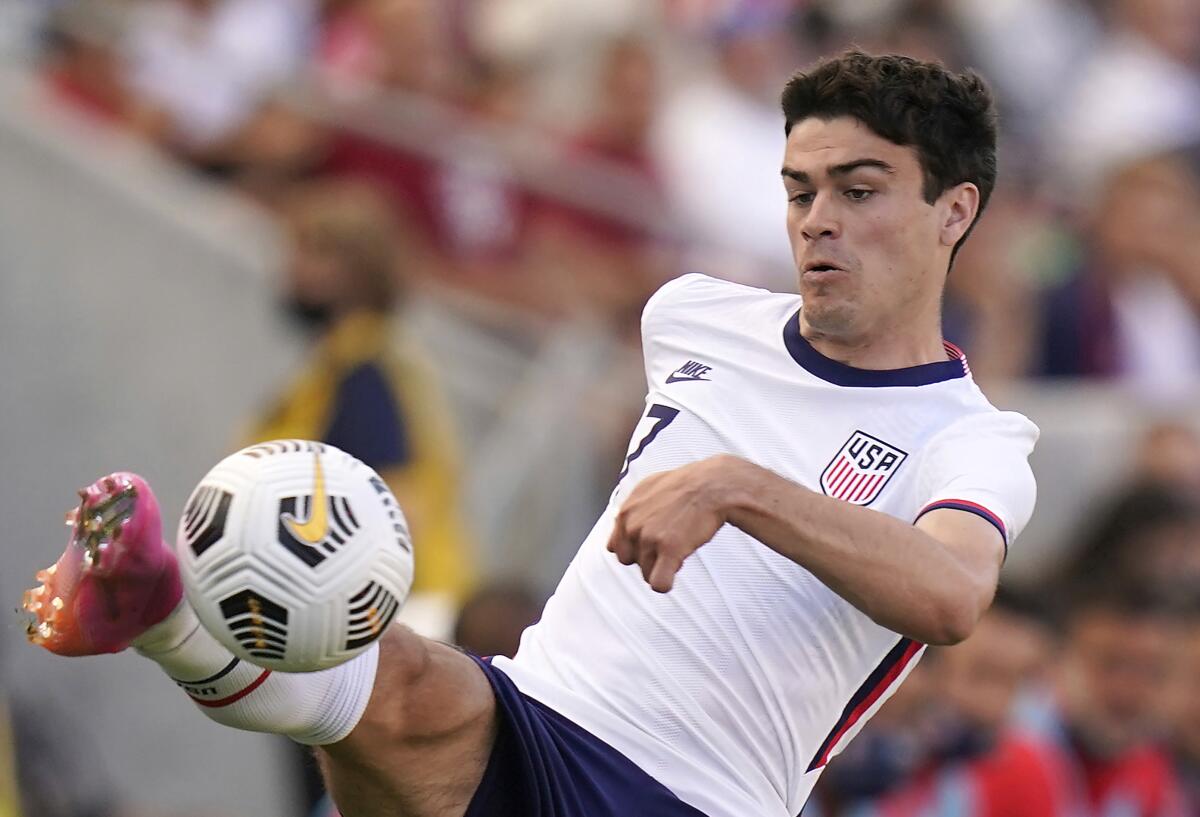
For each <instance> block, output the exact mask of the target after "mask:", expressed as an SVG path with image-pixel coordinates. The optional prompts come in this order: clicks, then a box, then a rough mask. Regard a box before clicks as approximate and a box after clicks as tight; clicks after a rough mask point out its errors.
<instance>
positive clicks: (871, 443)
mask: <svg viewBox="0 0 1200 817" xmlns="http://www.w3.org/2000/svg"><path fill="white" fill-rule="evenodd" d="M906 459H908V453H907V452H905V451H901V450H900V449H899V448H897V447H896V446H894V445H892V444H891V443H885V442H884V441H883V440H881V439H879V438H878V437H872V436H871V435H870V434H867V433H866V432H863V431H855V432H854V433H853V434H851V435H850V439H848V440H846V443H845V444H844V445H843V446H842V448H841V450H840V451H838V452H837V454H835V455H834V457H833V459H832V460H830V461H829V465H827V466H825V470H824V471H822V472H821V490H822V491H824V492H825V494H826V496H831V497H833V498H834V499H841V500H843V501H845V502H849V503H851V504H854V505H870V504H871V503H872V502H874V501H875V498H876V497H877V496H879V494H880V492H882V491H883V489H884V487H885V486H886V485H887V484H888V480H890V479H891V478H892V476H893V475H894V474H895V473H896V471H897V469H899V468H900V466H901V464H903V462H904V461H905V460H906Z"/></svg>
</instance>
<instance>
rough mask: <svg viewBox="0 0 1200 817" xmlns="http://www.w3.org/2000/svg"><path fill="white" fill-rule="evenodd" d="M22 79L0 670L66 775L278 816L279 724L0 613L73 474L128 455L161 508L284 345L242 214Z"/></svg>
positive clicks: (238, 416)
mask: <svg viewBox="0 0 1200 817" xmlns="http://www.w3.org/2000/svg"><path fill="white" fill-rule="evenodd" d="M30 91H31V89H30V87H29V86H28V85H27V84H26V83H25V82H24V81H23V80H22V79H21V78H20V77H12V76H5V77H3V79H2V80H0V519H2V520H3V526H2V528H3V534H2V536H3V540H2V544H0V601H2V602H3V608H4V609H6V610H7V611H8V614H7V615H6V616H5V626H4V627H3V628H2V630H0V689H2V688H3V686H7V687H8V689H9V691H10V693H11V696H12V698H13V702H12V703H13V706H14V708H19V707H25V708H28V707H36V710H37V711H38V712H39V713H42V715H43V716H44V717H45V718H46V721H47V724H48V726H49V728H50V729H51V730H52V734H55V735H56V737H54V738H52V740H54V741H56V742H60V743H61V744H62V746H63V748H64V750H66V751H68V752H69V751H70V750H72V749H74V750H77V751H78V753H79V754H80V755H82V758H81V760H82V765H84V766H85V767H87V768H88V769H89V772H88V779H89V781H92V782H83V783H81V784H80V785H84V786H91V787H92V788H94V789H95V790H96V791H100V790H102V789H103V788H104V781H105V779H106V778H107V779H108V780H110V781H111V783H112V785H113V786H115V788H116V789H117V791H118V792H119V793H120V795H121V796H122V798H123V799H125V800H127V801H128V802H129V803H130V805H132V806H135V807H137V808H138V809H139V810H144V811H146V812H148V813H154V814H158V815H163V817H175V815H197V814H205V815H234V814H256V815H259V814H261V815H264V816H265V817H295V815H297V814H298V809H297V807H296V805H295V804H294V803H293V802H292V801H291V799H290V795H289V792H290V791H292V790H293V788H294V787H292V786H290V785H288V784H287V778H286V777H285V767H284V762H283V757H284V755H283V750H284V749H285V748H287V747H286V743H285V741H284V739H282V738H275V737H267V736H259V735H251V734H247V733H235V732H232V731H230V730H228V729H225V728H222V727H219V726H217V725H215V724H213V723H211V722H209V721H208V720H207V719H205V718H203V717H201V716H200V715H199V714H198V713H197V712H196V711H194V707H193V705H192V704H191V703H190V702H189V701H188V700H187V698H185V697H184V696H183V695H181V694H179V692H178V691H177V690H176V689H175V688H174V686H173V685H172V684H170V683H169V682H167V681H166V680H165V679H164V678H163V677H162V675H161V673H160V672H159V671H158V669H157V668H156V667H154V666H153V665H152V664H150V663H149V662H148V661H144V660H142V659H139V658H137V657H136V656H133V655H131V654H130V655H121V656H112V657H102V658H91V659H86V660H66V659H61V658H57V657H55V656H51V655H49V654H47V653H45V652H43V651H42V650H38V649H35V648H33V647H31V646H29V645H28V644H26V643H24V638H23V635H22V631H21V628H20V626H19V622H18V621H17V620H16V617H15V616H14V615H13V614H12V611H13V609H14V607H16V606H17V605H18V604H19V601H20V593H21V591H22V589H23V588H25V587H28V586H30V585H31V584H33V581H32V577H33V573H34V571H35V570H36V569H38V568H40V567H44V566H46V565H47V564H49V563H51V562H53V561H54V559H55V558H57V554H58V553H59V552H60V551H61V549H62V546H63V544H64V543H65V541H66V530H65V528H64V527H63V525H62V521H61V520H62V518H63V512H64V511H65V510H66V509H67V508H68V507H70V506H71V505H72V504H73V503H74V502H75V501H77V500H76V497H75V496H74V493H73V491H74V489H75V488H76V487H81V486H83V485H85V484H87V483H88V482H89V481H91V480H92V479H94V478H95V477H97V476H99V475H100V474H103V473H107V472H108V471H112V470H118V469H129V470H134V471H137V472H139V473H142V474H144V475H145V476H147V477H148V478H149V479H150V480H151V482H152V483H153V484H154V485H155V486H156V490H157V492H158V496H159V499H160V500H161V502H162V505H163V511H164V518H165V519H167V520H174V519H177V518H178V514H179V510H180V509H181V508H182V505H183V502H184V500H185V499H186V496H187V493H188V492H189V491H190V489H191V488H192V486H193V485H194V484H195V482H196V481H197V480H198V479H199V478H200V477H201V476H202V475H203V474H204V472H205V471H206V470H207V469H208V468H209V467H210V466H211V465H212V464H213V463H215V462H216V461H217V459H219V458H220V457H221V456H223V455H224V454H225V453H227V452H228V450H229V449H230V447H231V445H232V444H233V443H234V442H235V440H234V429H236V427H237V426H238V425H239V424H240V423H242V422H244V421H246V419H247V418H248V417H249V416H250V415H251V414H252V412H254V410H255V409H256V408H258V407H259V405H260V403H261V402H262V401H263V400H264V399H265V398H266V397H267V395H268V394H269V393H270V391H271V390H272V389H273V388H276V387H278V385H279V383H280V378H281V377H282V376H283V375H285V374H287V373H288V371H289V368H290V367H291V366H292V364H293V362H294V361H295V352H296V348H295V340H294V339H293V338H291V337H289V336H288V335H287V334H286V333H285V332H284V331H283V330H282V329H281V327H279V326H278V325H275V324H273V323H272V322H271V320H270V319H269V317H270V316H271V315H272V314H273V310H272V309H271V304H270V301H269V298H270V294H269V286H268V283H269V282H268V276H267V275H266V271H267V270H268V269H269V267H270V264H271V257H272V253H273V248H272V245H271V242H270V235H271V233H270V230H269V229H268V228H267V227H266V225H265V224H264V223H263V221H262V219H261V217H259V216H258V214H256V213H255V212H253V211H251V210H249V209H247V208H245V207H243V206H238V205H237V204H236V203H235V202H231V201H229V199H228V198H227V197H225V196H214V194H213V193H212V192H211V191H210V190H208V189H207V188H206V187H205V186H203V185H200V184H197V183H195V182H192V181H191V180H189V179H183V178H180V176H179V174H178V172H177V171H174V170H172V169H168V168H165V167H162V166H160V164H159V162H157V161H156V160H155V158H154V157H152V156H148V155H146V154H145V153H144V152H143V151H141V150H139V149H138V147H137V146H135V145H129V144H126V143H124V142H123V141H122V140H119V139H113V138H111V137H107V136H106V135H105V134H103V133H99V132H94V131H92V130H90V129H89V128H87V127H86V123H81V122H66V123H64V122H58V123H48V122H46V121H44V119H43V117H42V114H41V113H39V112H38V111H37V110H36V105H35V103H34V102H33V101H32V100H33V99H34V97H32V96H31V93H30ZM62 125H66V127H65V128H63V127H60V126H62ZM167 524H168V525H170V524H173V522H168V523H167ZM64 727H65V728H64Z"/></svg>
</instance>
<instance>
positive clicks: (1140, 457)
mask: <svg viewBox="0 0 1200 817" xmlns="http://www.w3.org/2000/svg"><path fill="white" fill-rule="evenodd" d="M1133 470H1134V473H1136V474H1138V475H1139V478H1141V479H1144V480H1146V481H1148V482H1153V483H1157V484H1159V485H1170V486H1174V487H1175V488H1177V489H1178V490H1180V491H1181V492H1183V493H1185V494H1190V495H1191V496H1193V497H1195V498H1196V499H1197V500H1200V430H1197V428H1196V427H1195V426H1194V425H1185V424H1184V423H1182V422H1180V421H1176V420H1161V421H1159V422H1157V423H1154V424H1153V425H1152V426H1150V428H1149V429H1148V430H1147V431H1146V433H1145V434H1143V435H1142V438H1141V441H1140V442H1139V444H1138V447H1137V451H1136V452H1135V454H1134V465H1133Z"/></svg>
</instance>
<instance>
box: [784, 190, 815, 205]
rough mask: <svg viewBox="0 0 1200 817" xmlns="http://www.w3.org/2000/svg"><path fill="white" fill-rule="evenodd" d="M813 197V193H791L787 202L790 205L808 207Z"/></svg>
mask: <svg viewBox="0 0 1200 817" xmlns="http://www.w3.org/2000/svg"><path fill="white" fill-rule="evenodd" d="M815 195H816V194H815V193H803V192H800V193H792V194H791V195H790V196H788V201H790V202H791V203H792V204H800V205H809V204H812V200H813V197H814V196H815Z"/></svg>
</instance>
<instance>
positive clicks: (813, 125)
mask: <svg viewBox="0 0 1200 817" xmlns="http://www.w3.org/2000/svg"><path fill="white" fill-rule="evenodd" d="M783 183H784V187H785V188H786V189H787V195H788V202H789V203H788V237H789V239H790V240H791V243H792V255H793V257H794V259H795V262H796V267H797V270H798V271H799V273H800V294H801V295H802V296H803V298H804V308H803V311H802V313H801V320H802V324H801V327H802V330H803V331H804V333H805V335H806V336H812V335H814V334H815V335H820V336H825V337H830V338H837V339H840V340H843V341H845V342H854V341H855V340H857V339H860V338H865V337H869V336H870V335H872V334H873V333H876V332H880V331H887V329H888V328H890V326H892V325H897V324H901V323H906V322H909V321H911V320H913V318H919V317H930V316H932V317H934V319H936V316H937V314H938V310H939V309H940V302H941V291H942V287H943V285H944V283H945V276H946V267H947V265H948V262H949V257H950V250H951V249H952V247H953V244H954V241H955V240H957V237H959V236H961V232H959V233H958V235H951V234H950V233H948V232H947V230H946V228H945V224H946V222H947V221H948V220H949V219H950V216H951V213H950V200H951V199H952V198H953V195H954V193H953V191H946V193H944V194H943V195H942V196H941V197H939V198H938V200H937V201H935V202H934V203H933V204H932V205H931V204H928V203H927V202H926V201H925V199H924V197H923V195H922V183H923V177H922V172H921V166H920V163H919V161H918V158H917V153H916V151H915V150H914V149H913V148H911V147H902V146H900V145H897V144H894V143H892V142H889V141H888V140H887V139H884V138H882V137H880V136H877V135H876V134H875V133H873V132H872V131H871V130H870V129H869V128H867V127H866V126H865V125H863V124H862V123H861V122H859V121H858V120H857V119H854V118H852V117H839V118H836V119H831V120H828V121H825V120H821V119H812V118H810V119H803V120H800V121H799V122H796V123H795V125H794V126H793V127H792V131H791V133H790V134H789V135H788V139H787V147H786V149H785V152H784V159H783ZM968 186H969V185H968ZM959 187H962V185H960V186H959ZM971 215H972V216H973V215H974V213H973V212H972V213H971ZM968 225H969V221H968V222H967V224H965V225H963V227H962V231H965V229H966V226H968ZM951 239H953V240H951ZM947 241H949V244H948V245H947V243H946V242H947ZM914 311H916V314H914Z"/></svg>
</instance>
